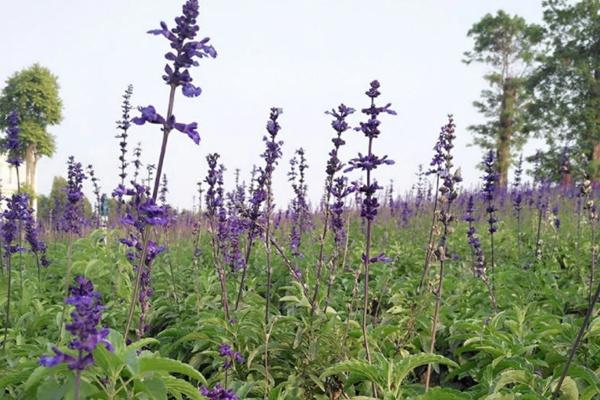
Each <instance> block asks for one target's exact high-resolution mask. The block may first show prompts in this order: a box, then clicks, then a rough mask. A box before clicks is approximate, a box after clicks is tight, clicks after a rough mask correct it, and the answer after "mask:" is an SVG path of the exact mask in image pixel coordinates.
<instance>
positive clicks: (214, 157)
mask: <svg viewBox="0 0 600 400" xmlns="http://www.w3.org/2000/svg"><path fill="white" fill-rule="evenodd" d="M219 157H221V156H220V155H219V154H218V153H212V154H209V155H207V156H206V162H207V163H208V174H207V176H206V178H205V179H204V182H206V184H207V185H208V188H207V189H206V196H204V201H205V203H206V214H207V215H208V217H210V218H213V217H215V216H216V215H217V214H218V213H219V209H220V208H222V207H223V172H224V170H225V167H224V166H223V165H222V164H221V165H218V163H219Z"/></svg>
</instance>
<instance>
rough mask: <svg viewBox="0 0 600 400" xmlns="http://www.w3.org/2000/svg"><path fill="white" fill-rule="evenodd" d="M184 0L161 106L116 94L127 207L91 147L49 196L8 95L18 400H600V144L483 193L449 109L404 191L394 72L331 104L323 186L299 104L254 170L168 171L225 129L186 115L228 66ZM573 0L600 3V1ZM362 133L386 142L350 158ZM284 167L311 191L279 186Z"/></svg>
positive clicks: (164, 34) (1, 366)
mask: <svg viewBox="0 0 600 400" xmlns="http://www.w3.org/2000/svg"><path fill="white" fill-rule="evenodd" d="M182 2H183V7H182V8H181V12H180V13H179V15H178V16H176V18H175V20H174V21H173V22H168V23H167V22H160V23H159V24H157V25H156V26H154V29H152V30H150V31H149V34H151V35H152V36H153V37H155V38H156V39H160V40H158V41H151V42H150V43H152V44H154V43H157V45H162V46H163V47H164V49H165V50H164V59H165V61H164V68H163V73H162V75H163V76H162V84H164V86H162V85H161V86H159V87H163V88H165V89H166V90H165V92H164V98H163V99H162V101H161V99H160V98H158V99H154V101H155V102H154V101H153V102H148V101H147V100H146V101H144V102H143V103H142V107H139V108H137V109H134V107H133V98H132V95H133V88H132V86H131V85H130V86H128V87H127V89H126V90H125V93H124V94H123V96H122V98H120V99H117V100H120V101H121V108H120V110H115V111H116V112H115V114H118V116H117V117H116V118H115V119H116V120H118V121H117V132H116V136H117V140H118V146H115V158H117V161H118V163H115V167H116V171H117V172H116V174H114V175H115V176H114V177H113V178H114V181H115V182H116V187H115V188H114V189H113V190H112V195H113V198H112V199H106V197H105V196H106V195H104V194H103V193H102V190H103V188H102V187H101V186H100V181H99V179H98V178H99V176H104V175H102V174H101V173H100V172H101V171H100V170H99V169H97V170H96V169H94V168H92V167H91V165H92V164H93V165H94V166H95V167H97V168H99V167H100V165H101V164H100V163H98V162H97V161H94V160H82V159H80V157H79V156H77V155H76V156H73V157H69V158H68V160H67V169H66V171H65V172H66V174H65V177H66V179H64V180H63V179H62V178H58V177H57V179H56V180H55V182H54V185H53V190H52V192H51V194H50V195H49V196H39V197H38V198H34V197H33V196H32V194H31V193H29V191H30V190H29V187H28V186H29V185H27V184H26V183H27V182H29V180H30V173H29V172H30V171H29V172H27V171H26V169H27V163H26V162H25V160H27V159H28V157H29V156H31V146H30V143H29V141H28V140H29V137H28V133H30V132H31V130H30V128H31V118H30V117H31V115H30V114H31V113H32V109H31V108H27V107H24V108H18V112H17V111H16V110H15V111H12V110H11V108H10V107H9V108H6V107H5V106H4V105H3V104H4V103H3V102H2V101H1V100H2V98H4V97H6V96H4V97H3V96H0V109H2V110H0V111H2V112H3V118H5V119H3V120H2V121H0V126H1V127H2V129H4V136H3V138H2V140H0V151H1V152H2V153H3V154H5V155H6V161H7V165H8V168H9V169H10V171H9V172H10V174H11V175H10V178H9V179H11V180H13V181H12V182H8V183H9V184H8V185H3V187H2V194H1V196H0V199H1V202H2V208H1V210H0V253H1V256H0V285H1V286H0V287H1V288H2V289H1V290H0V297H1V299H0V306H1V307H0V308H1V310H0V314H1V315H0V320H1V321H2V322H1V323H0V329H2V332H1V334H2V348H1V350H0V398H6V399H39V400H43V399H62V398H65V399H72V400H81V399H111V400H120V399H178V400H184V399H193V400H205V399H214V400H216V399H229V400H231V399H249V400H257V399H273V400H284V399H319V400H324V399H332V400H341V399H366V398H370V399H374V398H378V399H385V400H392V399H394V400H396V399H422V400H425V399H487V400H493V399H513V398H514V399H517V398H519V399H520V398H523V399H549V398H559V397H560V398H563V399H595V398H597V397H599V396H600V389H599V388H600V374H599V373H598V371H599V370H600V353H599V352H598V351H597V350H598V343H597V342H598V341H597V338H598V334H599V327H600V320H599V319H598V317H597V310H598V305H597V303H598V300H599V298H600V284H599V281H598V276H597V275H598V272H597V265H596V264H597V258H598V246H597V243H596V242H597V240H598V234H597V227H598V218H599V216H598V210H597V205H596V202H597V194H598V185H597V182H596V181H597V180H598V174H597V171H596V169H597V168H596V167H597V166H596V165H595V164H596V162H595V161H594V160H593V158H594V154H595V152H593V151H590V150H591V149H589V148H588V149H587V150H586V149H584V148H583V146H582V143H579V142H577V141H575V139H574V138H572V137H569V138H560V141H550V142H549V144H550V146H549V149H548V150H549V152H544V153H542V152H540V153H539V154H537V155H535V156H533V157H523V156H521V157H520V158H519V160H518V162H517V163H516V165H515V166H514V169H513V170H514V174H511V173H510V172H511V171H509V172H508V173H507V171H506V167H507V166H508V167H510V168H509V169H512V167H511V166H510V163H509V162H508V161H510V160H508V159H507V158H506V157H504V155H505V153H502V154H500V153H501V152H499V151H497V150H492V151H490V152H487V151H486V152H485V153H484V154H482V156H484V162H483V184H482V183H481V182H480V183H479V184H476V182H472V184H473V185H472V186H469V184H466V185H464V186H463V185H461V180H462V178H461V173H460V170H459V169H458V168H457V164H460V163H461V161H460V160H459V159H458V157H457V154H458V153H457V152H456V151H455V145H456V143H457V140H456V135H457V133H456V132H457V131H456V126H455V123H454V118H453V117H452V116H451V115H450V116H448V120H447V122H446V123H445V124H444V125H443V126H442V128H441V129H440V131H439V135H438V136H437V138H436V139H437V140H436V143H435V146H434V149H433V150H434V155H433V159H432V160H427V162H428V164H429V165H428V166H425V167H423V166H421V165H420V166H419V168H418V170H417V175H416V177H414V178H413V181H414V184H413V182H405V181H403V180H401V179H399V175H398V170H395V169H393V168H392V167H390V166H391V165H392V164H393V161H391V160H390V158H389V157H388V156H387V155H384V154H390V156H391V153H393V152H394V149H393V148H387V149H385V151H383V150H382V149H380V147H381V146H383V144H382V141H380V140H379V138H380V135H381V133H382V131H383V130H384V129H383V125H382V124H385V123H387V120H386V118H387V115H395V114H396V112H395V111H393V109H392V107H391V105H390V104H388V103H385V102H383V103H381V102H380V101H381V100H380V99H381V98H382V95H381V93H380V91H381V87H380V84H379V82H378V81H373V82H371V83H370V84H369V85H368V88H367V91H366V95H367V98H368V103H367V104H366V105H365V107H363V108H362V109H359V110H358V112H357V111H355V110H354V109H353V108H351V107H349V106H347V105H345V104H343V103H342V104H339V105H338V106H336V107H334V108H331V109H329V110H328V111H327V112H326V115H325V118H326V119H327V120H329V121H330V122H329V123H328V122H324V123H323V126H322V128H323V130H324V132H325V133H324V134H325V136H326V137H324V138H323V140H324V142H322V143H321V144H323V143H325V145H326V148H327V150H326V151H327V154H322V156H325V157H326V160H323V161H324V168H323V170H322V171H321V174H322V180H321V182H320V183H318V184H316V185H313V182H312V178H313V175H314V174H315V171H313V170H312V168H314V166H315V165H318V163H316V164H315V162H317V161H318V157H317V158H314V157H315V154H313V153H312V152H309V151H308V146H309V145H310V143H302V146H303V147H302V148H299V149H297V150H289V151H288V150H286V149H285V148H284V147H283V142H281V138H282V136H281V135H282V133H284V131H282V126H281V125H282V124H283V123H282V121H283V116H282V110H281V109H280V108H277V107H274V108H271V109H270V110H268V115H267V121H266V133H265V135H264V137H263V142H262V146H263V147H262V151H261V154H260V155H258V156H259V157H260V158H259V157H258V156H257V160H258V162H257V163H256V166H255V167H254V168H252V170H250V171H245V170H243V169H238V168H236V167H237V166H236V165H229V164H230V163H225V162H224V160H227V157H225V154H222V155H219V154H218V153H216V152H215V151H216V150H217V149H212V148H206V149H205V150H206V153H205V154H207V155H208V156H207V157H206V163H205V162H201V163H197V164H198V165H195V164H192V165H185V166H184V167H185V168H184V167H183V166H181V165H178V166H177V167H174V171H168V170H167V169H168V168H167V164H166V160H170V159H168V158H167V157H172V155H167V150H168V148H169V144H170V141H169V140H171V141H172V140H176V141H178V140H181V141H184V142H187V143H189V144H190V145H192V142H193V143H194V144H193V146H196V145H197V144H198V143H199V142H200V133H202V132H201V129H200V124H199V123H198V122H199V121H194V118H190V116H186V115H184V112H183V110H182V108H180V107H175V104H176V103H177V105H178V106H179V104H180V103H181V102H183V101H189V102H192V100H193V98H195V97H197V96H199V95H200V94H201V89H200V87H199V84H198V81H199V80H200V79H199V77H197V76H196V71H197V70H198V69H197V68H196V67H197V66H199V65H200V64H202V63H203V62H204V61H208V60H209V59H213V58H215V57H216V56H217V53H216V51H215V49H214V48H213V47H212V45H211V42H210V40H209V39H208V38H205V37H204V35H202V34H201V33H200V32H201V31H200V27H199V21H200V14H199V12H200V4H199V2H198V1H196V0H182ZM551 3H552V4H548V5H546V6H547V7H550V8H554V7H558V8H560V7H562V5H561V4H558V3H561V2H551ZM554 3H557V4H554ZM573 7H574V9H573V10H579V8H581V9H583V10H585V11H586V13H585V14H586V15H592V16H594V15H596V14H597V12H596V11H597V9H596V8H597V7H596V8H593V7H594V6H593V5H592V3H590V2H581V4H580V3H577V4H574V5H573ZM545 15H546V17H548V13H546V14H545ZM571 15H572V14H571V13H564V14H561V20H562V19H563V18H562V17H565V18H564V19H566V18H567V17H568V18H570V17H571ZM500 16H501V17H502V14H500ZM492 17H493V16H492ZM486 18H487V17H486ZM501 19H502V20H503V21H504V20H505V19H504V18H501ZM588 19H590V18H588ZM586 21H587V19H585V18H584V19H580V20H578V25H577V27H580V26H583V25H584V24H585V23H586ZM517 22H518V21H517ZM550 31H551V29H549V30H548V31H547V32H550ZM586 32H587V30H586ZM589 32H594V29H590V30H589ZM563 33H564V34H565V35H567V36H568V35H571V34H573V30H572V29H566V30H564V31H563ZM583 36H585V37H586V38H590V37H591V38H593V37H594V35H589V34H586V35H582V37H583ZM500 37H501V38H504V36H502V35H500ZM518 37H520V36H518ZM495 38H497V36H495ZM495 38H494V39H495ZM511 38H513V36H511ZM588 42H589V40H588ZM592 42H593V40H592ZM569 43H571V42H569ZM586 43H587V42H586ZM567 47H568V46H567ZM571 47H572V48H574V49H577V52H581V51H584V50H585V46H579V45H577V43H574V44H573V46H571ZM571 47H569V48H571ZM503 48H504V47H503ZM511 48H512V47H511ZM571 53H573V52H571ZM571 53H569V54H570V55H572V54H571ZM578 54H579V53H578ZM542 58H543V57H542ZM542 58H540V57H537V55H536V57H535V59H536V60H538V59H539V60H541V59H542ZM573 63H575V64H573ZM583 64H585V63H583ZM583 64H582V63H577V62H576V61H573V62H571V63H562V62H561V63H557V64H556V65H554V68H553V69H552V70H553V71H554V70H564V69H570V68H571V66H572V65H577V66H578V67H581V65H583ZM586 65H587V64H586ZM543 72H548V70H547V69H544V70H543ZM511 82H512V83H514V82H515V81H510V80H508V81H506V85H505V86H504V89H510V88H511V87H512V86H511V84H512V83H511ZM569 82H570V80H569ZM577 82H580V81H577ZM518 83H519V84H521V81H520V80H519V82H518ZM528 83H529V81H528ZM145 92H146V93H147V91H145ZM504 93H505V94H510V93H512V92H510V91H508V92H504ZM590 93H591V92H590ZM526 95H527V94H526V93H524V92H521V90H520V89H519V90H517V91H516V92H515V96H517V97H518V98H521V96H526ZM11 96H12V95H11ZM9 97H10V96H9ZM534 97H535V96H534ZM190 99H192V100H190ZM500 100H502V101H500ZM531 100H532V101H534V100H536V99H531ZM527 101H529V98H527ZM136 102H137V101H136ZM592 103H593V102H592ZM159 104H160V106H159ZM490 104H492V103H490ZM511 104H512V103H511V98H510V96H508V97H504V98H502V99H500V98H498V102H497V103H495V102H493V104H492V106H494V107H495V106H496V105H497V106H499V107H500V106H502V107H504V106H510V105H511ZM532 105H533V104H532ZM17 106H18V107H21V106H22V105H21V104H20V103H19V104H17ZM11 107H12V105H11ZM576 108H577V107H575V106H574V107H573V109H576ZM526 109H527V111H528V112H529V111H530V110H531V111H535V112H534V113H532V114H531V116H534V115H536V113H537V112H538V111H541V110H538V109H530V108H529V103H528V105H527V108H526ZM135 110H137V111H135ZM519 110H520V111H522V110H521V109H519ZM564 110H565V111H567V110H566V109H564ZM406 112H411V110H407V111H406ZM385 114H387V115H385ZM4 115H5V117H4ZM360 116H362V119H361V117H360ZM503 116H506V115H505V114H503ZM359 120H362V122H360V123H359V122H358V121H359ZM512 121H513V122H514V125H512V127H513V128H514V129H521V128H523V129H524V128H525V126H524V125H523V124H522V122H524V121H522V120H520V119H515V120H512ZM577 121H580V119H579V118H578V119H577ZM508 122H510V121H508V119H502V121H500V125H501V127H507V126H508V125H506V124H507V123H508ZM556 122H558V120H557V121H556ZM140 126H145V128H138V127H140ZM498 126H499V125H498V122H497V121H493V123H492V124H491V125H489V127H493V128H494V129H495V128H496V127H498ZM286 128H287V125H286ZM526 128H528V129H529V128H530V126H529V125H527V126H526ZM553 128H557V127H553ZM142 129H147V130H148V131H149V132H151V131H152V130H153V129H158V130H160V133H161V135H160V139H158V138H157V139H156V140H155V143H154V145H152V143H151V142H152V140H151V139H150V142H148V145H149V146H150V147H148V148H147V149H144V154H143V157H142V148H141V145H139V144H138V145H137V146H131V143H134V144H135V143H136V142H137V141H138V140H139V139H138V138H135V137H134V136H135V135H138V134H141V131H142ZM328 129H332V130H331V131H330V132H331V134H327V133H326V132H327V130H328ZM486 129H487V128H486ZM559 130H560V129H559ZM353 131H358V133H359V134H358V137H356V138H353V137H352V133H351V132H353ZM385 131H386V132H388V128H386V130H385ZM391 131H392V126H391V125H390V128H389V133H390V134H391ZM155 132H156V131H155ZM285 132H287V130H286V131H285ZM290 132H292V131H290ZM515 132H516V130H515ZM396 133H397V134H398V132H396ZM436 133H437V132H436ZM210 134H211V133H209V132H207V133H206V135H210ZM586 134H587V131H586ZM203 136H204V134H203ZM363 136H364V138H363ZM590 137H592V136H590ZM257 139H259V138H257ZM411 139H412V138H411ZM113 140H114V139H113ZM132 140H134V142H132ZM329 140H331V141H330V142H328V141H329ZM286 141H287V140H286ZM291 141H293V138H291ZM211 142H212V143H215V141H206V143H211ZM326 142H327V143H329V144H328V145H327V143H326ZM346 142H351V144H352V145H359V146H362V147H361V148H362V149H363V150H362V151H361V152H360V153H359V154H358V155H354V154H347V150H346V149H349V147H348V146H346ZM514 144H515V145H516V146H517V147H518V146H519V145H520V144H521V143H520V142H519V141H517V142H515V143H514ZM486 145H488V146H489V147H488V148H494V147H497V146H496V143H494V142H493V141H492V142H489V143H486ZM153 147H155V148H158V149H159V150H160V151H159V152H158V154H157V157H156V159H148V156H149V155H151V154H152V155H154V150H153ZM510 150H511V151H512V150H513V149H510ZM348 151H349V150H348ZM499 154H500V155H501V156H502V157H500V158H502V160H499V159H497V156H498V155H499ZM596 155H597V154H596ZM455 157H456V159H455ZM509 158H510V157H509ZM586 158H588V160H587V161H583V160H584V159H586ZM283 160H286V164H287V160H289V162H290V164H289V173H288V174H287V179H288V187H291V190H290V193H291V197H290V200H285V196H284V195H283V194H282V193H279V190H278V189H279V187H280V186H279V185H278V184H279V182H280V181H279V180H280V179H281V178H283V179H285V178H286V172H287V171H281V168H280V165H281V163H283ZM82 161H85V163H83V162H82ZM172 161H173V162H176V161H177V160H172ZM527 162H533V168H530V166H528V165H527ZM309 164H310V166H311V169H308V165H309ZM169 165H170V164H169ZM173 165H177V164H173ZM403 165H404V164H403ZM425 165H427V164H425ZM85 166H88V167H87V168H85ZM384 166H385V170H384V169H380V168H384ZM394 168H396V167H394ZM528 169H531V170H532V171H531V173H530V171H527V170H528ZM183 170H185V171H187V172H189V171H194V173H195V174H196V175H197V176H198V177H201V179H200V180H201V182H198V184H197V185H191V186H190V187H189V188H188V192H187V195H188V196H189V200H191V201H192V208H191V209H186V208H184V207H182V205H181V204H176V203H174V201H175V200H176V199H177V200H180V199H181V197H180V196H181V194H182V193H181V192H179V191H178V190H177V188H176V187H175V186H174V185H172V182H174V181H175V179H174V178H175V177H176V176H175V175H174V174H175V173H178V174H180V173H181V171H183ZM227 171H231V172H233V173H232V175H233V179H231V180H229V176H230V175H229V174H228V173H227ZM385 171H387V172H389V173H388V174H387V175H386V178H385V179H386V184H385V185H383V184H379V183H378V182H381V181H382V179H383V177H384V175H385V174H384V172H385ZM309 172H310V173H309ZM317 172H318V171H317ZM246 173H249V176H247V175H246ZM526 174H530V176H531V177H532V178H533V179H532V183H529V178H528V177H527V176H526ZM499 175H500V176H501V177H502V178H499V177H498V176H499ZM511 175H512V176H514V178H513V180H512V182H507V181H506V179H507V177H508V176H511ZM167 176H168V178H170V179H171V180H172V182H168V180H167ZM15 178H16V179H15ZM21 178H23V179H21ZM388 178H391V179H390V181H389V183H387V182H388V181H387V179H388ZM177 180H180V179H179V177H178V179H177ZM6 183H7V182H4V184H6ZM13 184H14V185H13ZM102 186H104V184H103V185H102ZM382 186H386V187H385V188H383V187H382ZM506 188H510V189H506ZM104 190H105V189H104ZM86 194H88V196H89V199H90V200H88V197H86ZM183 194H184V195H185V194H186V192H183ZM103 197H104V198H103ZM36 201H37V204H38V206H37V207H36V206H35V204H36ZM170 202H173V203H170ZM184 204H185V202H184ZM90 206H91V207H90ZM34 207H36V208H37V210H34ZM113 208H114V210H113ZM500 221H501V222H500ZM487 239H489V245H488V240H487ZM500 244H501V246H500ZM50 261H51V262H50ZM523 266H533V267H532V268H523ZM92 282H93V283H92ZM492 283H493V285H492Z"/></svg>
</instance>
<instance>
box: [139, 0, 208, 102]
mask: <svg viewBox="0 0 600 400" xmlns="http://www.w3.org/2000/svg"><path fill="white" fill-rule="evenodd" d="M197 17H198V1H197V0H188V1H187V2H186V3H185V4H184V5H183V9H182V15H181V16H179V17H177V18H175V24H176V26H175V28H172V29H169V27H168V26H167V24H166V23H165V22H161V23H160V28H159V29H152V30H150V31H148V33H150V34H152V35H161V36H163V37H165V38H166V39H167V40H168V41H169V42H170V46H171V49H172V51H169V52H168V53H166V54H165V58H166V59H167V60H168V61H170V62H171V63H172V64H167V65H165V75H163V79H164V81H165V82H166V83H167V84H168V85H173V86H175V87H177V86H181V92H182V93H183V95H184V96H187V97H196V96H200V93H202V90H201V89H200V88H199V87H197V86H195V85H193V84H192V81H193V79H192V77H191V75H190V71H189V68H191V67H195V66H198V65H199V64H198V61H197V60H198V59H200V58H205V57H210V58H215V57H216V56H217V52H216V50H215V49H214V47H213V46H211V45H209V44H208V42H209V38H204V39H202V40H194V39H195V37H196V35H197V33H198V31H199V30H200V28H199V27H198V24H197V23H196V18H197Z"/></svg>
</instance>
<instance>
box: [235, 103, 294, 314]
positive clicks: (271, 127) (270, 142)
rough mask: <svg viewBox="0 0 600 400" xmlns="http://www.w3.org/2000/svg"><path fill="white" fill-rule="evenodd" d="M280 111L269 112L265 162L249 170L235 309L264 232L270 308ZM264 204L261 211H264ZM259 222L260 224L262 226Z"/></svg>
mask: <svg viewBox="0 0 600 400" xmlns="http://www.w3.org/2000/svg"><path fill="white" fill-rule="evenodd" d="M282 112H283V111H282V110H281V109H280V108H275V107H273V108H271V112H270V114H269V120H268V121H267V132H268V136H264V137H263V142H265V151H264V152H263V153H262V154H261V157H262V158H263V160H264V162H265V166H264V167H261V168H256V169H253V170H252V174H253V175H256V178H255V179H253V182H252V184H251V188H250V194H251V196H250V199H249V204H248V206H247V207H246V209H245V210H244V217H245V219H246V224H247V227H246V229H247V233H246V254H245V256H244V269H243V270H242V276H241V278H240V286H239V289H238V294H237V298H236V301H235V310H237V309H238V307H239V305H240V302H241V300H242V296H243V293H244V285H245V282H246V275H247V273H248V262H249V260H250V253H251V251H252V245H253V244H254V240H255V239H256V238H257V237H258V236H259V235H260V234H261V233H263V230H264V235H265V246H266V252H267V278H268V279H267V290H268V293H269V296H267V303H268V304H267V306H268V307H270V299H269V297H270V290H271V287H270V286H271V282H270V276H271V275H270V271H271V267H270V263H271V232H270V229H271V211H272V206H273V204H272V193H271V182H272V176H273V171H274V170H275V167H276V166H277V163H278V160H279V159H280V158H281V146H282V145H283V142H282V141H279V140H277V134H278V133H279V131H280V130H281V126H280V125H279V122H277V120H278V118H279V116H280V115H281V113H282ZM263 204H264V210H263ZM261 222H263V225H262V226H261ZM267 313H268V310H266V311H265V320H268V314H267Z"/></svg>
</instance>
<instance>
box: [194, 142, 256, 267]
mask: <svg viewBox="0 0 600 400" xmlns="http://www.w3.org/2000/svg"><path fill="white" fill-rule="evenodd" d="M219 157H220V156H219V154H217V153H213V154H209V155H208V156H206V161H207V163H208V174H207V176H206V178H205V179H204V182H206V184H207V186H208V187H207V189H206V196H204V200H205V203H206V215H207V217H208V219H209V221H210V224H211V226H212V229H213V231H214V238H215V242H214V245H215V246H216V249H217V250H218V251H219V253H220V255H221V257H222V259H223V263H224V264H225V265H228V266H230V267H231V269H232V270H233V271H238V270H241V269H243V268H244V267H245V260H244V257H243V256H242V253H241V250H240V237H241V235H242V233H243V232H244V230H245V229H246V224H245V222H244V220H243V219H242V218H241V217H240V210H241V208H242V207H243V201H244V196H245V194H244V188H243V186H241V185H237V187H236V189H235V190H234V192H232V193H229V194H228V195H227V198H228V204H227V207H226V204H225V194H224V191H223V172H224V171H225V167H224V166H223V165H222V164H221V165H218V160H219Z"/></svg>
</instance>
